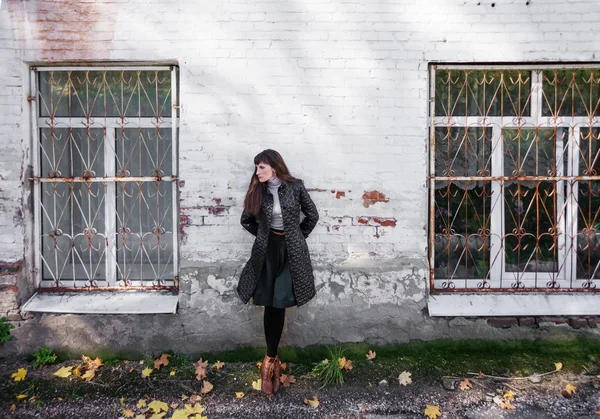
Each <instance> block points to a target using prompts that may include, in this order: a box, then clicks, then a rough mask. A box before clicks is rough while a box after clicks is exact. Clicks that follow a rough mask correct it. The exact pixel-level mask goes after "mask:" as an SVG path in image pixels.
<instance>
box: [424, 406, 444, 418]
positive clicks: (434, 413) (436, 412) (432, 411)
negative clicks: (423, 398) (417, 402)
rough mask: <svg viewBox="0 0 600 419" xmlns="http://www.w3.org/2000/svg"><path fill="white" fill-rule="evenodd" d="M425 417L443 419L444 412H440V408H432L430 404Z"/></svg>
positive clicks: (426, 408)
mask: <svg viewBox="0 0 600 419" xmlns="http://www.w3.org/2000/svg"><path fill="white" fill-rule="evenodd" d="M425 416H427V417H428V418H429V419H437V418H441V417H442V411H441V410H440V408H439V406H435V405H434V406H432V405H429V404H428V405H427V406H426V407H425Z"/></svg>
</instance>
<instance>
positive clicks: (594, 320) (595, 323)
mask: <svg viewBox="0 0 600 419" xmlns="http://www.w3.org/2000/svg"><path fill="white" fill-rule="evenodd" d="M587 322H588V325H589V326H590V327H600V317H598V316H592V317H589V318H588V319H587Z"/></svg>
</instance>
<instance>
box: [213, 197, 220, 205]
mask: <svg viewBox="0 0 600 419" xmlns="http://www.w3.org/2000/svg"><path fill="white" fill-rule="evenodd" d="M213 201H215V202H216V203H217V205H221V198H213Z"/></svg>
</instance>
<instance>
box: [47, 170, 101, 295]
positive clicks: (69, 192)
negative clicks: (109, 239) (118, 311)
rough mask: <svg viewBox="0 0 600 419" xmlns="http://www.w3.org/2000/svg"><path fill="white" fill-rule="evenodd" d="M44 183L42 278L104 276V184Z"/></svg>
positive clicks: (62, 284) (56, 280)
mask: <svg viewBox="0 0 600 419" xmlns="http://www.w3.org/2000/svg"><path fill="white" fill-rule="evenodd" d="M41 186H42V202H41V209H42V211H41V213H42V259H43V267H44V269H43V273H42V279H43V280H51V281H55V282H58V281H64V280H72V279H74V278H76V279H79V280H86V281H99V280H104V279H105V277H106V272H105V267H104V263H105V254H106V236H107V235H106V233H105V231H104V230H105V222H104V219H105V218H104V215H105V214H104V198H105V189H104V188H105V186H104V184H102V183H96V182H94V183H92V182H90V183H84V182H77V183H68V182H58V183H42V185H41ZM91 284H92V282H90V285H91ZM60 285H61V286H72V285H73V283H68V282H62V283H61V284H60Z"/></svg>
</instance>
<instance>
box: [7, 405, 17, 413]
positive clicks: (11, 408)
mask: <svg viewBox="0 0 600 419" xmlns="http://www.w3.org/2000/svg"><path fill="white" fill-rule="evenodd" d="M8 410H10V411H11V412H14V411H15V410H17V405H16V404H14V403H13V404H11V405H10V409H8Z"/></svg>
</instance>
